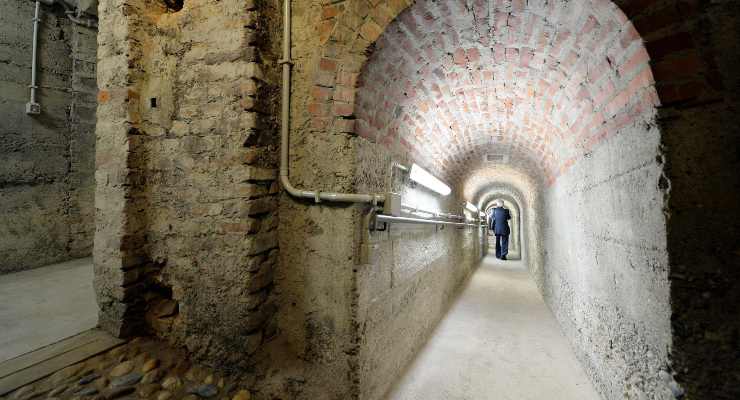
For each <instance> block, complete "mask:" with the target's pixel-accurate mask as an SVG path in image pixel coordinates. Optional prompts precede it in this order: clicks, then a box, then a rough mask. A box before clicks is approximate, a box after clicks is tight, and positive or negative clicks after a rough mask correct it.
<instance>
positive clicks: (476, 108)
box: [356, 1, 657, 183]
mask: <svg viewBox="0 0 740 400" xmlns="http://www.w3.org/2000/svg"><path fill="white" fill-rule="evenodd" d="M556 5H558V6H556ZM624 20H625V18H624V16H623V14H622V13H621V11H620V10H619V9H618V8H617V7H616V6H615V5H614V4H612V3H609V2H601V3H598V4H592V3H590V2H569V3H563V4H560V3H558V2H550V3H541V4H536V3H530V4H529V5H526V6H525V4H524V2H513V3H504V2H502V3H493V2H487V1H485V2H475V3H473V4H469V5H468V4H464V3H461V2H432V1H424V2H418V3H416V4H415V5H414V6H412V7H411V8H409V9H407V10H406V11H404V12H403V13H401V14H400V16H399V17H398V18H397V19H396V20H394V21H393V22H392V23H391V24H390V25H389V26H388V27H387V28H386V31H385V33H384V34H383V35H381V37H380V38H379V39H378V40H377V42H376V43H375V49H374V51H373V54H372V55H371V57H370V59H369V60H368V63H367V64H366V65H367V68H366V70H364V71H363V74H362V75H361V82H360V85H361V86H360V91H359V92H358V96H357V97H358V100H357V108H356V115H357V117H358V127H357V128H358V134H359V135H361V136H363V137H366V138H368V139H370V140H373V141H378V142H380V143H383V144H385V145H387V146H389V147H393V146H395V147H399V146H400V147H402V149H399V150H400V151H405V152H408V153H411V155H412V158H414V159H421V160H424V161H426V164H427V165H429V167H430V168H433V169H435V170H436V171H437V172H438V173H439V174H441V175H443V176H447V177H449V178H458V179H460V178H462V177H463V176H464V175H465V174H467V172H468V170H469V169H470V167H471V163H475V162H477V161H478V160H479V159H481V158H483V157H484V155H485V153H486V152H497V151H498V152H504V153H506V154H505V155H507V156H508V157H509V158H510V160H508V162H510V163H511V164H514V165H516V164H520V163H524V164H528V165H530V166H533V167H534V168H535V170H534V171H532V172H533V173H535V174H537V175H540V176H542V177H544V179H546V180H547V181H549V182H550V183H552V182H553V181H554V180H555V179H557V177H558V176H559V175H560V174H562V173H565V172H566V171H567V169H568V168H569V167H570V166H571V165H572V163H573V160H574V159H576V158H580V157H581V156H582V155H583V153H585V152H588V151H590V150H591V149H592V148H593V147H594V146H595V145H597V144H598V143H599V142H601V141H602V140H603V139H604V138H605V137H607V136H608V135H611V134H616V133H618V132H619V130H620V129H621V128H622V127H624V126H625V125H628V124H632V123H635V122H636V121H637V120H638V119H640V117H642V116H643V115H644V114H648V113H650V112H651V110H652V108H653V107H654V106H655V105H657V95H656V93H655V90H654V88H653V87H652V83H653V78H652V73H651V71H650V68H649V66H648V59H649V58H648V55H647V51H646V50H645V48H644V46H643V45H642V42H641V41H640V40H639V35H637V33H636V32H635V30H634V28H633V27H632V26H631V25H630V24H625V23H624ZM484 144H488V146H484Z"/></svg>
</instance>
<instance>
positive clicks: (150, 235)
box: [95, 0, 278, 371]
mask: <svg viewBox="0 0 740 400" xmlns="http://www.w3.org/2000/svg"><path fill="white" fill-rule="evenodd" d="M255 7H256V6H255V5H254V3H253V2H250V1H240V0H234V1H226V2H223V1H222V2H212V1H189V2H186V4H185V7H184V8H183V9H182V10H174V9H169V8H167V7H166V6H165V4H164V3H162V2H159V1H104V2H101V3H100V11H101V12H100V15H101V18H102V19H103V21H102V22H101V27H103V28H101V31H100V35H99V43H100V52H101V57H100V61H99V67H100V68H99V80H100V86H101V91H100V93H99V95H98V100H99V110H98V111H99V115H100V120H99V121H100V123H99V125H98V129H97V136H98V145H99V146H98V149H99V151H98V158H97V168H98V178H99V179H98V182H99V184H98V187H97V189H98V191H97V197H96V203H97V207H98V213H97V219H98V222H97V224H98V231H97V235H96V257H95V270H96V289H97V293H98V302H99V304H100V306H101V311H100V312H101V315H100V321H101V325H102V326H103V327H104V328H105V329H107V330H109V331H111V332H112V333H114V334H116V335H119V336H126V335H131V334H133V333H140V332H142V330H145V331H149V332H151V333H153V334H155V335H158V336H160V337H163V338H166V339H167V340H169V341H170V342H171V343H173V344H175V345H178V346H183V347H186V348H187V349H188V351H189V352H190V353H191V354H193V356H194V357H195V358H196V359H198V360H201V361H204V362H206V363H208V364H211V365H215V366H218V367H221V368H225V369H235V368H238V369H240V370H242V371H243V370H247V369H250V368H253V367H254V364H255V363H256V361H255V357H253V356H254V355H255V353H256V352H257V349H258V348H260V346H261V345H262V343H263V342H264V341H265V340H267V339H269V338H270V337H271V336H273V335H274V334H275V330H274V328H271V327H273V326H274V324H271V321H272V317H273V315H274V311H275V306H274V304H273V301H272V300H271V299H270V297H271V290H272V280H273V268H274V266H275V264H276V262H277V243H278V242H277V231H276V229H277V216H276V213H275V209H276V206H277V199H276V197H275V194H276V193H277V190H278V188H277V186H276V184H275V178H276V172H277V170H276V168H275V167H276V164H275V157H274V155H275V151H274V149H275V147H274V143H275V141H274V139H275V138H274V133H275V130H274V129H271V128H269V127H270V126H271V125H272V124H273V123H272V122H271V121H272V118H273V116H274V107H273V106H271V105H269V104H266V103H260V102H259V101H258V100H257V98H258V92H259V93H269V91H270V90H271V89H270V88H269V84H268V83H267V82H268V80H269V77H266V75H265V73H263V70H262V68H261V66H260V65H259V63H258V62H259V61H260V55H259V49H258V48H257V46H255V45H254V43H255V42H256V40H257V35H258V30H259V29H260V26H261V25H260V24H261V22H260V21H259V20H258V14H257V12H256V11H255ZM267 99H269V96H266V97H265V98H264V99H263V100H267Z"/></svg>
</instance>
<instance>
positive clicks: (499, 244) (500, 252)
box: [496, 235, 509, 259]
mask: <svg viewBox="0 0 740 400" xmlns="http://www.w3.org/2000/svg"><path fill="white" fill-rule="evenodd" d="M507 254H509V235H496V258H503V259H505V258H506V255H507Z"/></svg>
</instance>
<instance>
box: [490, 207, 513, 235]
mask: <svg viewBox="0 0 740 400" xmlns="http://www.w3.org/2000/svg"><path fill="white" fill-rule="evenodd" d="M510 219H511V214H510V213H509V210H507V209H505V208H503V207H496V208H494V209H493V213H491V222H490V223H491V229H492V230H493V233H494V234H496V235H509V234H511V230H510V229H509V220H510Z"/></svg>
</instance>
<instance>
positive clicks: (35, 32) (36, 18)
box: [29, 0, 41, 104]
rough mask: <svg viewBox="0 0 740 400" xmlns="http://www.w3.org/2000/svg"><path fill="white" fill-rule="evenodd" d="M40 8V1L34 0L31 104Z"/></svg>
mask: <svg viewBox="0 0 740 400" xmlns="http://www.w3.org/2000/svg"><path fill="white" fill-rule="evenodd" d="M40 9H41V2H40V1H39V0H36V11H35V12H34V14H33V50H32V52H31V54H32V55H31V85H30V86H29V87H30V88H31V100H30V103H31V104H35V103H36V88H37V87H38V86H36V52H37V48H38V41H39V14H40V12H41V11H40Z"/></svg>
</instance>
